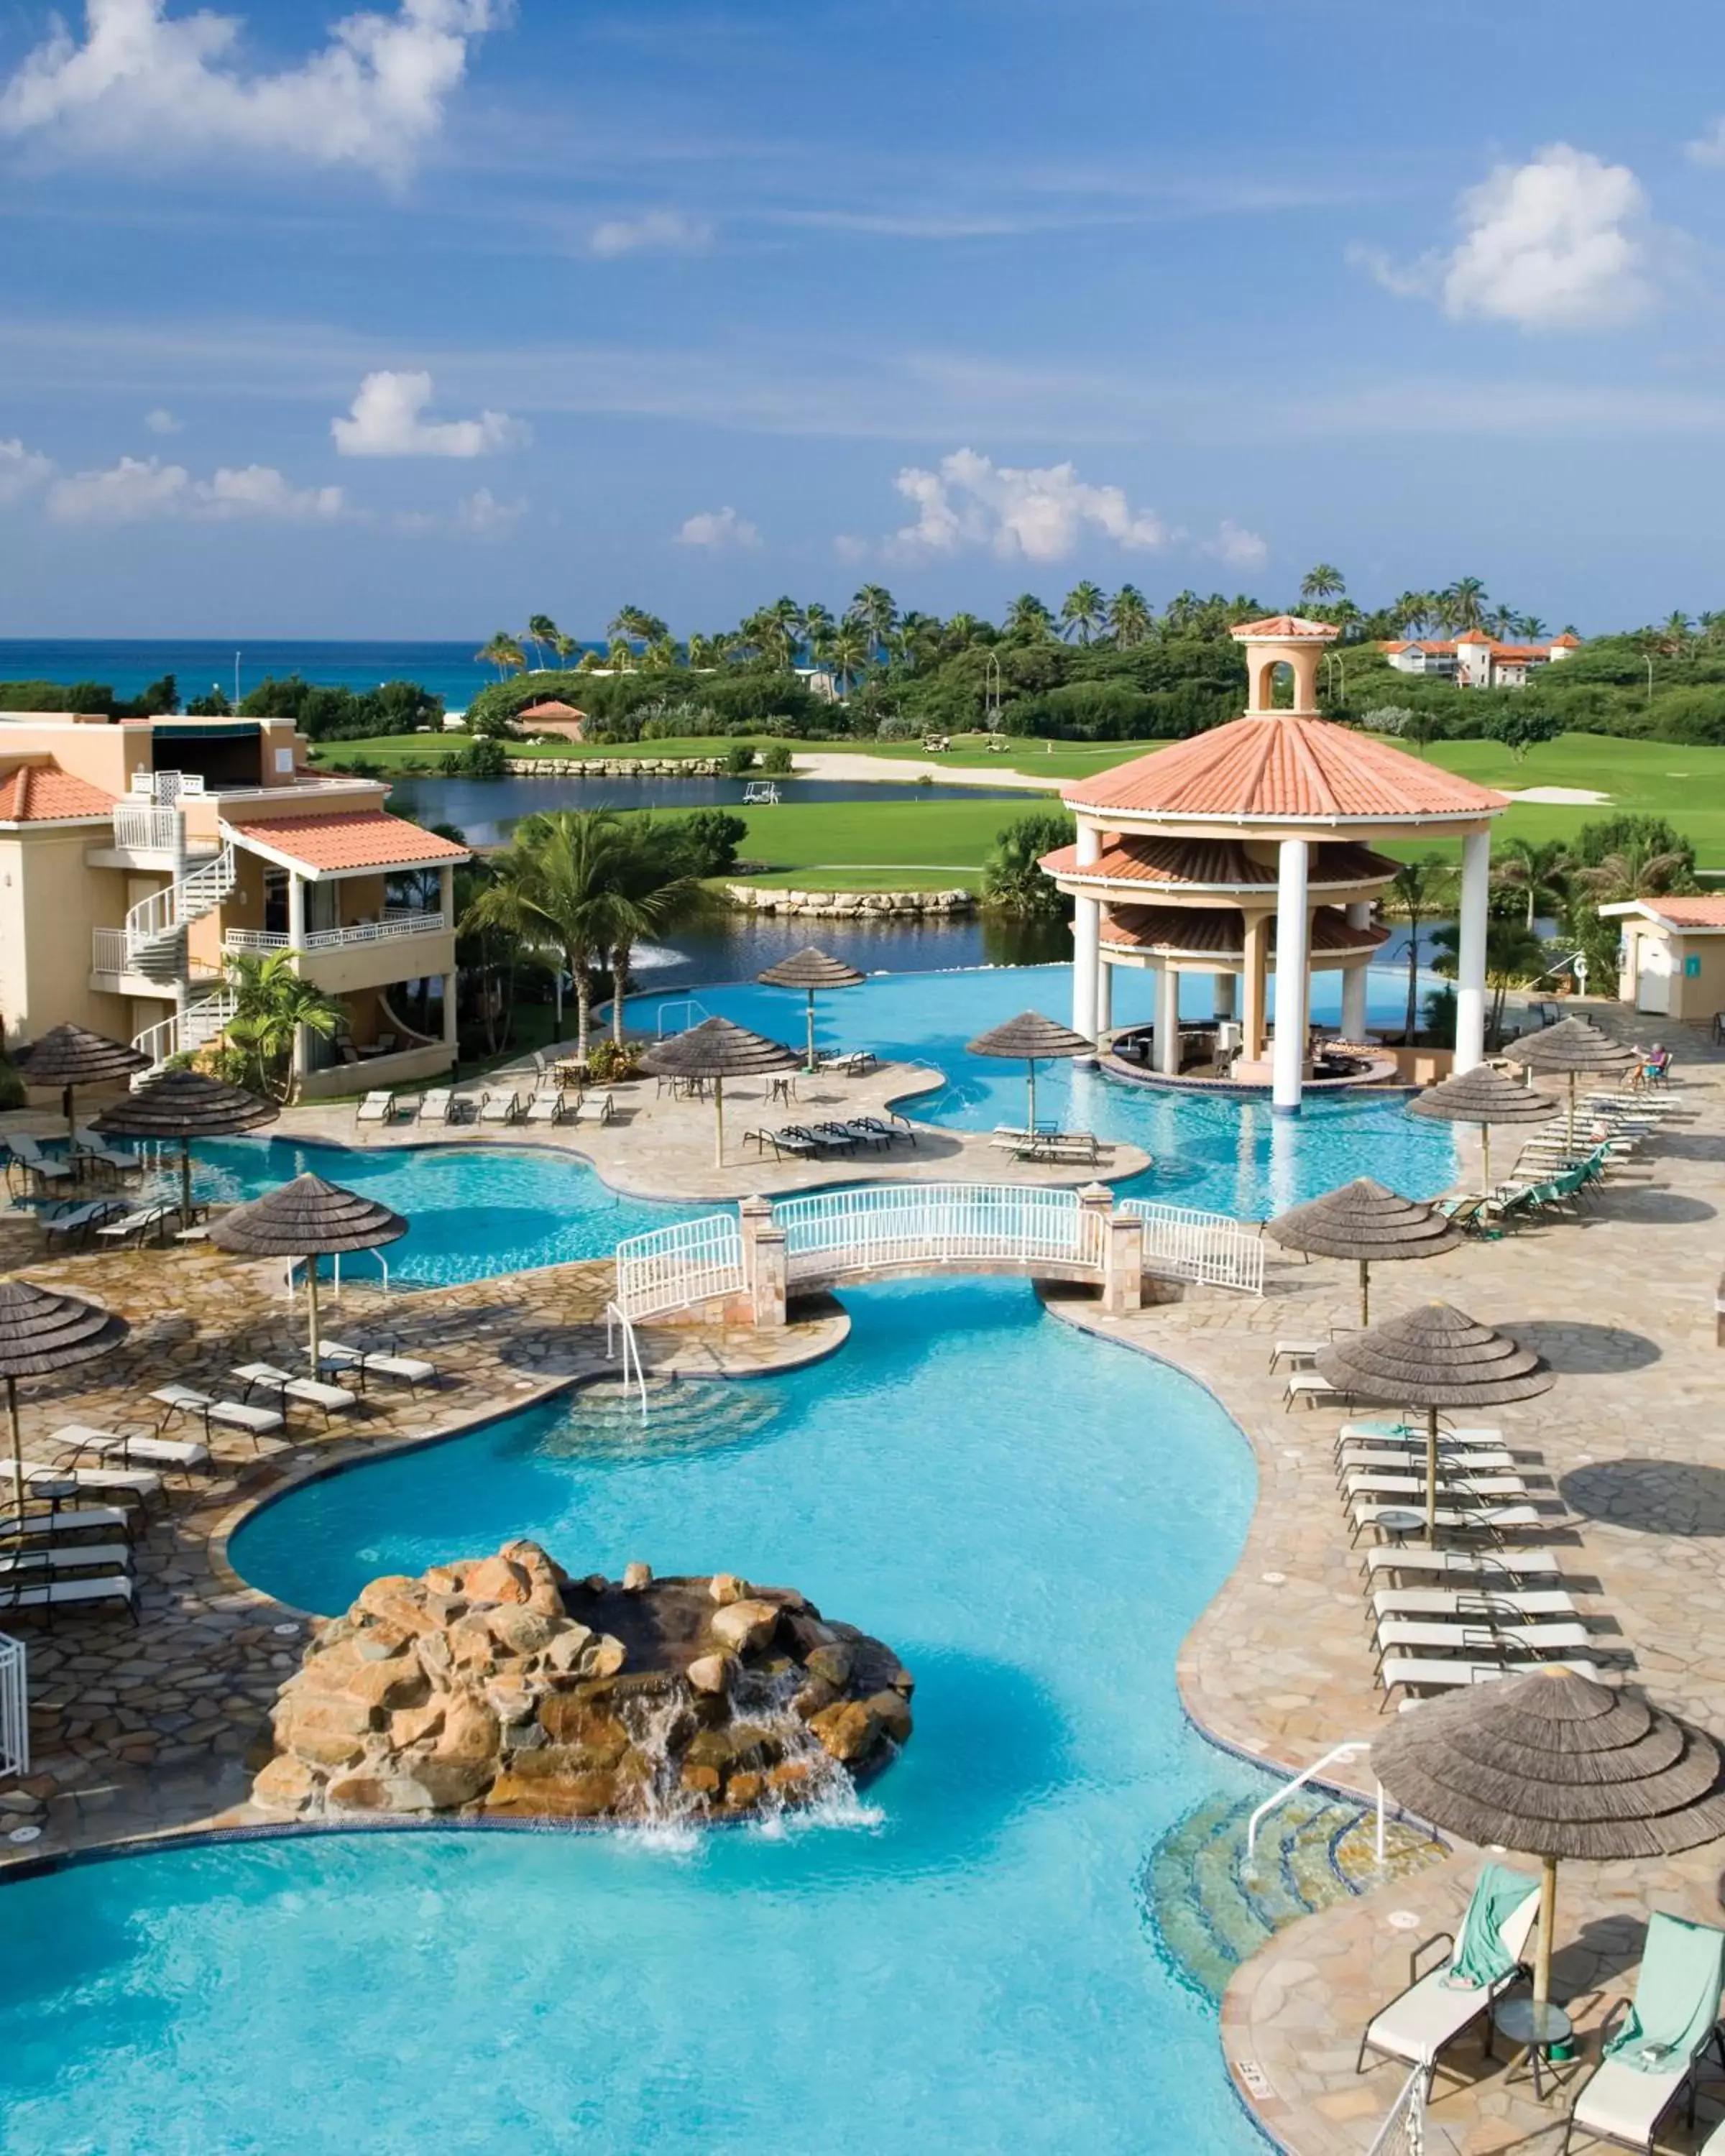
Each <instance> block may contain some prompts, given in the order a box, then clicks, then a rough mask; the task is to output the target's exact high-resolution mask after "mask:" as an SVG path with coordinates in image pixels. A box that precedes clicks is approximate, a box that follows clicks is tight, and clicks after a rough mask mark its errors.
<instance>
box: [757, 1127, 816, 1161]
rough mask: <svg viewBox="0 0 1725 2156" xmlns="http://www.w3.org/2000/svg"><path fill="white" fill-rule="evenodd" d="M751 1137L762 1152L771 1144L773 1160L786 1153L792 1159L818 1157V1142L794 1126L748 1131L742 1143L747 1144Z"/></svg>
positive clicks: (809, 1134)
mask: <svg viewBox="0 0 1725 2156" xmlns="http://www.w3.org/2000/svg"><path fill="white" fill-rule="evenodd" d="M751 1138H752V1139H753V1140H754V1142H755V1143H756V1145H757V1147H759V1148H760V1149H761V1150H762V1152H765V1151H766V1149H767V1147H768V1146H771V1147H772V1148H773V1158H774V1159H775V1160H782V1159H783V1158H784V1156H785V1155H786V1154H787V1153H788V1154H789V1155H790V1156H791V1158H792V1159H793V1160H819V1158H820V1155H821V1146H820V1142H819V1139H818V1138H816V1137H814V1136H813V1135H812V1133H810V1132H808V1131H804V1130H798V1129H796V1128H795V1127H792V1128H788V1129H786V1130H782V1131H749V1132H745V1134H744V1137H743V1143H744V1144H745V1145H747V1143H748V1142H749V1140H750V1139H751Z"/></svg>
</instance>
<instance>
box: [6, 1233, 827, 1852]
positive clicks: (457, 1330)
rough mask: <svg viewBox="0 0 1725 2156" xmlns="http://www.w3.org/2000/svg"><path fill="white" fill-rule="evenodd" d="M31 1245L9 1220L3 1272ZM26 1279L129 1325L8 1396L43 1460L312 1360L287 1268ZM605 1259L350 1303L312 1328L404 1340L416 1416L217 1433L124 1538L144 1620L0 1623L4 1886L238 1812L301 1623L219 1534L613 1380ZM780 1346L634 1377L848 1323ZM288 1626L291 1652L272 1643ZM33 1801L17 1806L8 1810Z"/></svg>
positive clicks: (679, 1333)
mask: <svg viewBox="0 0 1725 2156" xmlns="http://www.w3.org/2000/svg"><path fill="white" fill-rule="evenodd" d="M20 1243H28V1245H30V1247H31V1248H33V1245H34V1233H33V1229H30V1228H28V1225H27V1224H23V1223H22V1222H21V1221H20V1219H18V1216H17V1215H15V1214H0V1265H11V1264H13V1263H14V1262H17V1260H16V1258H15V1256H14V1249H15V1247H16V1246H17V1245H18V1244H20ZM29 1273H30V1277H31V1278H32V1279H33V1280H35V1281H42V1282H44V1283H46V1284H50V1285H58V1286H64V1287H65V1288H67V1289H68V1290H69V1291H83V1292H84V1293H86V1294H90V1295H93V1296H100V1299H101V1300H103V1301H105V1302H106V1303H108V1304H109V1306H110V1307H112V1308H113V1309H115V1310H116V1311H118V1312H120V1313H121V1315H122V1316H124V1317H127V1318H128V1319H130V1320H131V1327H132V1330H131V1333H130V1334H129V1336H128V1337H127V1338H126V1341H125V1342H124V1343H123V1344H122V1346H121V1347H120V1348H119V1349H118V1350H116V1353H114V1354H113V1355H112V1356H110V1358H107V1359H105V1361H103V1362H101V1363H95V1364H89V1365H85V1367H84V1368H82V1369H80V1370H74V1371H70V1372H68V1373H66V1374H65V1376H64V1378H59V1379H53V1378H45V1379H34V1380H31V1381H29V1382H28V1384H27V1385H26V1386H24V1387H23V1388H22V1389H21V1404H22V1418H21V1419H22V1421H23V1437H24V1450H25V1452H26V1455H28V1456H29V1457H32V1458H38V1459H43V1460H51V1459H54V1458H56V1457H60V1456H63V1455H56V1454H55V1452H54V1450H53V1448H52V1446H51V1445H50V1444H49V1436H50V1434H51V1433H52V1432H53V1431H54V1430H55V1429H57V1428H59V1426H60V1425H62V1424H64V1423H67V1422H69V1421H79V1422H84V1423H88V1424H92V1425H94V1426H95V1427H98V1428H103V1429H110V1430H124V1429H131V1430H146V1429H149V1428H151V1427H153V1425H154V1415H155V1410H154V1409H151V1407H150V1406H149V1404H148V1403H147V1400H146V1395H147V1394H148V1393H149V1392H150V1391H151V1389H152V1388H154V1387H156V1386H157V1385H161V1384H162V1383H167V1382H171V1381H172V1382H177V1383H184V1384H189V1385H193V1386H194V1387H197V1388H198V1389H202V1390H204V1391H207V1392H211V1393H214V1394H218V1396H223V1397H229V1396H233V1395H234V1394H235V1393H237V1391H238V1388H237V1387H236V1386H235V1385H234V1383H232V1381H231V1379H230V1378H228V1373H229V1372H230V1371H231V1370H232V1369H233V1368H234V1366H235V1365H237V1364H239V1363H246V1362H250V1361H253V1360H263V1361H270V1362H274V1363H280V1364H282V1365H283V1366H285V1367H286V1368H294V1369H296V1368H300V1367H301V1365H302V1363H303V1361H304V1357H305V1337H304V1320H303V1314H299V1315H295V1314H294V1313H290V1311H289V1308H288V1306H287V1304H286V1302H285V1299H284V1296H283V1294H282V1289H281V1280H280V1269H279V1268H277V1267H273V1266H267V1265H257V1266H254V1265H245V1264H243V1263H240V1262H239V1261H236V1260H233V1259H228V1258H224V1257H223V1256H222V1255H220V1254H219V1253H218V1252H217V1251H215V1250H211V1249H209V1248H208V1246H204V1247H201V1248H200V1247H197V1246H193V1247H190V1248H175V1247H173V1246H172V1245H171V1246H169V1247H168V1248H167V1249H165V1250H162V1249H156V1248H153V1247H151V1248H146V1249H145V1250H131V1251H123V1252H103V1253H96V1254H90V1255H73V1256H69V1257H64V1258H62V1257H59V1256H58V1255H57V1256H56V1257H55V1258H54V1259H53V1260H49V1261H46V1262H44V1261H40V1260H37V1261H34V1262H32V1263H31V1264H30V1267H29ZM610 1291H611V1268H610V1266H609V1265H608V1263H607V1262H603V1261H596V1262H588V1263H585V1264H579V1265H558V1266H552V1267H547V1268H546V1269H545V1270H542V1271H536V1272H531V1273H522V1274H517V1275H515V1276H511V1277H508V1278H505V1279H501V1280H493V1281H477V1282H472V1283H468V1284H465V1285H463V1286H457V1287H450V1288H443V1289H433V1290H426V1291H420V1292H417V1293H414V1294H412V1295H408V1296H401V1295H397V1296H393V1297H391V1298H390V1299H389V1300H388V1302H387V1304H386V1303H385V1302H384V1301H383V1298H382V1296H381V1295H380V1294H379V1293H378V1291H377V1290H375V1289H373V1288H371V1287H365V1288H357V1287H354V1286H349V1287H347V1289H345V1290H344V1291H343V1297H342V1301H341V1303H340V1304H339V1305H336V1306H331V1307H330V1309H329V1310H328V1312H327V1314H326V1322H327V1323H328V1324H329V1325H330V1327H331V1331H332V1332H334V1331H335V1319H336V1312H337V1310H339V1312H340V1317H341V1332H342V1333H344V1334H352V1335H356V1336H357V1337H360V1338H361V1339H362V1340H367V1341H371V1342H382V1341H386V1340H387V1341H388V1342H390V1343H392V1344H393V1343H395V1342H399V1344H400V1346H401V1347H402V1348H403V1351H404V1352H405V1353H411V1354H424V1355H425V1356H427V1357H429V1358H430V1359H432V1360H433V1361H434V1362H435V1363H437V1365H438V1368H439V1373H440V1378H441V1382H440V1383H439V1386H438V1387H437V1388H436V1389H429V1390H425V1391H422V1392H420V1393H419V1394H417V1395H414V1394H410V1393H408V1391H406V1390H405V1389H402V1388H398V1387H393V1386H388V1385H385V1384H382V1383H375V1382H374V1383H372V1386H371V1387H370V1389H368V1390H367V1391H366V1392H365V1394H363V1395H362V1399H361V1403H360V1406H359V1409H358V1410H357V1412H356V1413H354V1414H343V1415H337V1416H336V1418H335V1419H333V1421H331V1423H330V1424H327V1425H326V1424H325V1422H324V1419H323V1418H322V1416H321V1414H319V1413H318V1412H317V1411H316V1410H315V1409H297V1408H296V1409H295V1410H294V1412H293V1413H292V1414H291V1416H290V1422H289V1425H288V1428H287V1430H286V1432H285V1435H284V1436H282V1437H280V1438H275V1439H271V1438H267V1437H266V1438H264V1440H262V1442H261V1444H260V1445H258V1446H256V1447H254V1445H253V1444H252V1441H251V1440H249V1438H247V1437H245V1436H244V1435H237V1434H235V1433H232V1432H228V1431H222V1430H218V1431H217V1432H216V1433H215V1434H214V1440H213V1447H212V1451H213V1468H212V1471H210V1472H208V1473H205V1474H194V1475H193V1476H187V1477H183V1478H182V1477H172V1478H169V1480H168V1481H167V1483H166V1484H165V1485H164V1490H163V1493H162V1498H161V1500H159V1501H152V1502H151V1505H150V1506H149V1507H147V1508H146V1510H145V1511H144V1512H142V1513H141V1515H140V1516H139V1517H138V1518H137V1521H136V1526H135V1530H134V1537H133V1553H134V1558H133V1561H134V1568H135V1572H136V1579H137V1607H138V1615H139V1622H138V1624H137V1625H136V1626H134V1625H131V1624H130V1623H129V1622H128V1621H127V1620H126V1618H125V1616H124V1615H123V1614H117V1611H116V1613H111V1614H110V1612H109V1611H108V1610H106V1609H103V1610H100V1611H67V1612H62V1613H60V1614H59V1617H58V1620H57V1622H56V1623H55V1625H54V1626H52V1627H50V1626H49V1625H48V1624H47V1623H46V1622H45V1620H44V1617H43V1615H42V1614H41V1613H39V1612H36V1611H28V1610H21V1611H6V1612H3V1613H0V1626H3V1629H5V1630H8V1631H9V1632H11V1633H12V1634H13V1635H15V1636H17V1637H18V1638H21V1639H23V1640H24V1641H25V1642H26V1644H27V1645H28V1653H29V1661H28V1678H29V1704H30V1722H31V1748H32V1754H33V1759H32V1765H33V1772H32V1774H31V1775H30V1777H29V1778H28V1780H27V1781H26V1782H24V1783H23V1784H22V1785H21V1787H20V1788H19V1789H15V1790H14V1791H13V1793H12V1794H11V1798H10V1799H9V1800H7V1801H6V1802H5V1803H4V1804H3V1807H0V1808H3V1809H8V1810H11V1811H13V1812H14V1813H15V1815H16V1816H15V1818H14V1819H13V1821H12V1824H14V1825H16V1824H18V1822H19V1821H20V1820H24V1821H28V1822H30V1823H39V1824H40V1825H41V1826H42V1829H43V1832H42V1835H41V1837H40V1839H39V1840H36V1841H34V1842H33V1843H29V1844H28V1845H21V1846H15V1845H8V1844H7V1843H5V1842H3V1841H0V1865H3V1864H5V1863H7V1862H9V1861H23V1860H28V1859H31V1858H36V1857H40V1856H47V1855H53V1854H56V1853H59V1851H64V1850H69V1849H75V1848H79V1847H83V1846H88V1845H92V1844H95V1843H100V1842H107V1841H114V1840H130V1839H132V1838H135V1837H136V1836H139V1835H148V1834H152V1833H159V1832H163V1831H167V1830H172V1829H177V1828H184V1827H187V1826H192V1825H199V1824H203V1823H208V1822H210V1821H212V1820H218V1821H220V1822H221V1823H224V1824H225V1823H232V1822H234V1821H236V1820H243V1819H244V1818H245V1817H246V1816H247V1814H246V1812H245V1810H244V1799H245V1795H246V1791H247V1789H248V1786H249V1771H248V1769H247V1766H246V1756H247V1754H248V1753H249V1750H250V1748H251V1747H252V1746H253V1744H254V1741H255V1739H256V1738H257V1736H258V1734H259V1731H260V1729H261V1727H262V1724H263V1722H264V1716H265V1714H266V1712H267V1710H268V1708H269V1707H270V1703H271V1702H272V1701H273V1700H274V1698H275V1692H276V1690H277V1687H278V1686H280V1684H281V1682H282V1681H283V1680H284V1678H285V1677H286V1676H288V1675H289V1674H290V1672H291V1671H292V1670H293V1669H294V1668H295V1667H296V1666H298V1662H299V1658H300V1652H301V1650H302V1647H303V1645H304V1640H305V1626H304V1623H303V1618H304V1615H305V1613H304V1612H301V1611H296V1610H292V1609H287V1608H285V1607H284V1606H283V1605H282V1604H279V1603H277V1602H275V1601H274V1600H272V1599H270V1597H269V1596H267V1595H264V1594H259V1593H257V1592H256V1591H255V1590H254V1589H252V1588H250V1587H249V1586H248V1585H247V1584H245V1583H244V1581H243V1580H241V1579H240V1578H239V1577H238V1576H237V1575H236V1574H235V1573H234V1572H233V1571H232V1570H231V1569H230V1568H228V1564H227V1563H226V1558H225V1550H226V1544H227V1539H228V1534H229V1533H230V1532H232V1530H233V1529H234V1527H236V1526H238V1524H239V1521H240V1520H241V1519H242V1518H243V1517H244V1515H245V1514H246V1513H247V1512H249V1511H250V1510H251V1509H252V1508H253V1507H254V1506H255V1505H256V1504H257V1503H258V1502H259V1501H260V1500H262V1499H264V1498H265V1497H269V1496H274V1495H275V1494H277V1493H279V1492H280V1491H281V1490H283V1489H284V1488H285V1487H287V1486H289V1485H290V1484H291V1483H292V1482H294V1481H298V1480H300V1479H303V1478H304V1477H305V1476H311V1475H316V1474H318V1473H321V1472H323V1471H326V1470H327V1469H329V1468H331V1467H332V1466H337V1465H340V1464H342V1463H345V1462H347V1461H351V1460H358V1459H362V1458H363V1457H365V1456H366V1455H368V1454H375V1453H377V1452H380V1451H382V1450H388V1449H391V1448H393V1447H396V1446H399V1445H404V1444H413V1443H422V1442H424V1441H427V1440H431V1439H434V1438H437V1437H439V1436H444V1435H449V1434H451V1433H453V1432H454V1431H457V1430H462V1429H465V1428H467V1427H470V1426H471V1425H472V1424H474V1423H475V1422H480V1421H483V1420H485V1419H488V1418H489V1417H490V1416H493V1415H495V1414H502V1413H506V1412H508V1411H510V1410H511V1409H516V1408H519V1407H521V1406H525V1405H528V1404H531V1403H532V1402H533V1401H535V1400H537V1399H543V1398H544V1397H546V1396H547V1394H550V1393H552V1392H555V1391H557V1390H559V1389H562V1388H563V1387H565V1386H567V1385H568V1384H569V1383H572V1382H574V1381H579V1380H582V1379H586V1378H598V1377H603V1376H614V1370H615V1366H614V1363H609V1362H608V1361H607V1358H606V1355H605V1333H604V1326H603V1307H604V1304H605V1301H606V1298H607V1297H608V1295H609V1293H610ZM795 1317H796V1322H794V1323H793V1325H792V1326H791V1327H790V1328H789V1329H788V1332H785V1333H783V1334H780V1335H777V1336H771V1337H769V1336H766V1335H760V1336H757V1335H754V1334H747V1335H743V1334H737V1333H727V1332H726V1331H725V1330H724V1329H723V1328H721V1327H717V1326H700V1325H695V1326H688V1327H676V1328H670V1327H665V1328H660V1329H655V1332H653V1333H652V1334H651V1335H650V1336H644V1338H643V1342H642V1347H643V1359H644V1363H645V1364H646V1368H647V1371H648V1374H649V1378H656V1377H660V1376H669V1375H671V1374H674V1373H675V1374H686V1375H702V1376H726V1375H731V1374H733V1373H741V1372H744V1371H764V1370H768V1369H773V1368H785V1367H788V1366H789V1365H790V1364H792V1363H798V1362H801V1361H805V1360H808V1359H810V1358H813V1357H814V1356H817V1355H821V1354H825V1353H830V1352H831V1351H832V1349H833V1348H834V1347H836V1346H838V1345H839V1343H840V1342H842V1341H843V1339H844V1337H845V1334H846V1332H848V1330H849V1323H850V1322H849V1320H848V1318H846V1317H845V1315H844V1313H843V1312H841V1311H839V1309H838V1307H837V1306H836V1305H834V1304H833V1303H832V1302H831V1301H829V1300H828V1299H826V1298H818V1299H814V1300H813V1301H810V1302H809V1303H808V1304H805V1305H801V1306H798V1310H797V1312H795ZM280 1626H288V1627H290V1628H291V1629H290V1630H289V1631H287V1632H282V1631H279V1630H278V1629H277V1628H278V1627H280ZM24 1799H33V1803H32V1804H30V1805H29V1807H28V1809H27V1808H26V1806H25V1804H24V1802H23V1800H24Z"/></svg>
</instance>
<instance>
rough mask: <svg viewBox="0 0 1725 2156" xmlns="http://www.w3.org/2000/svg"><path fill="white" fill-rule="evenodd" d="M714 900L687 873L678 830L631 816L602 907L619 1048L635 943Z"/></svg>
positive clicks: (663, 932)
mask: <svg viewBox="0 0 1725 2156" xmlns="http://www.w3.org/2000/svg"><path fill="white" fill-rule="evenodd" d="M711 904H712V898H711V893H710V892H709V891H708V890H707V887H706V885H705V884H704V883H703V882H702V881H701V878H700V877H699V876H698V875H691V874H690V872H689V868H688V853H687V848H686V843H685V839H684V838H683V835H682V834H681V833H680V831H679V830H678V829H677V828H676V827H675V825H674V824H655V822H654V820H653V818H652V816H651V814H645V815H639V816H631V817H630V818H629V820H628V822H627V823H626V824H624V825H623V827H622V834H621V839H620V843H619V844H618V845H617V846H616V848H615V849H614V851H613V854H612V858H611V863H610V869H609V880H608V896H607V899H606V902H605V906H604V921H605V931H604V932H605V941H606V942H607V944H608V947H609V951H610V958H611V1038H612V1039H613V1040H614V1042H615V1043H616V1044H617V1045H618V1046H619V1048H621V1047H622V1045H623V1002H624V997H625V996H626V995H627V994H628V993H629V960H630V959H631V957H633V956H634V947H635V945H636V944H637V943H640V942H647V941H649V939H656V938H658V937H664V936H669V935H670V934H672V933H673V932H675V930H677V929H679V928H682V927H686V926H687V925H688V923H689V922H690V921H693V920H695V919H696V918H697V917H698V916H700V915H701V914H703V913H705V912H706V911H707V910H708V908H709V906H711Z"/></svg>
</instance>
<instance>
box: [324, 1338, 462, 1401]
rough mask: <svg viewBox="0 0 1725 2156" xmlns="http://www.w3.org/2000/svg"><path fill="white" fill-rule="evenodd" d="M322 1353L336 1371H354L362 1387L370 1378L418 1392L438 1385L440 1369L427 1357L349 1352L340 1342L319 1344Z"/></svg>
mask: <svg viewBox="0 0 1725 2156" xmlns="http://www.w3.org/2000/svg"><path fill="white" fill-rule="evenodd" d="M319 1353H321V1356H322V1358H323V1360H324V1361H325V1362H326V1363H328V1364H329V1365H330V1367H331V1368H332V1369H336V1370H352V1371H354V1372H355V1373H357V1376H358V1378H359V1382H360V1384H361V1386H362V1387H363V1386H364V1384H365V1381H366V1379H367V1377H377V1378H394V1379H395V1380H396V1382H397V1383H398V1384H403V1385H407V1386H409V1387H410V1388H411V1389H413V1391H414V1392H418V1389H419V1388H420V1386H421V1385H434V1384H435V1383H437V1365H436V1363H428V1362H426V1361H425V1359H424V1357H423V1356H418V1355H398V1354H395V1353H393V1352H392V1351H388V1350H385V1349H379V1348H375V1347H347V1346H346V1345H344V1344H343V1342H341V1341H339V1340H325V1341H321V1342H320V1343H319Z"/></svg>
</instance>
